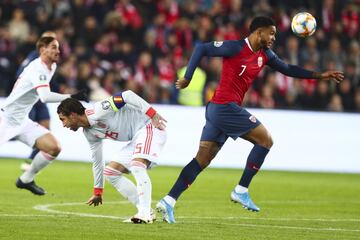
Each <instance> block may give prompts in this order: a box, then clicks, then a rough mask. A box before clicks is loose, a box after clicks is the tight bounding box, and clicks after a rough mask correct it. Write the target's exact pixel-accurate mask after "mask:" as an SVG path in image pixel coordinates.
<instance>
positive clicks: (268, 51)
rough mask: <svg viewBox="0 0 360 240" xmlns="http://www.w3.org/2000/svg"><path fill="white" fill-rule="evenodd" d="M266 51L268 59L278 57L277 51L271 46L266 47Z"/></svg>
mask: <svg viewBox="0 0 360 240" xmlns="http://www.w3.org/2000/svg"><path fill="white" fill-rule="evenodd" d="M264 53H265V55H266V56H267V57H268V59H272V58H275V57H277V55H276V53H275V52H274V51H273V50H272V49H270V48H267V49H264Z"/></svg>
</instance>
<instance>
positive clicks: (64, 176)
mask: <svg viewBox="0 0 360 240" xmlns="http://www.w3.org/2000/svg"><path fill="white" fill-rule="evenodd" d="M21 162H22V161H20V160H15V159H0V169H1V175H0V189H1V195H2V196H1V197H0V206H1V207H0V239H6V240H10V239H29V240H31V239H34V240H35V239H37V240H42V239H51V240H55V239H61V240H64V239H87V240H91V239H97V240H98V239H126V240H131V239H170V240H176V239H182V240H183V239H202V240H203V239H251V240H254V239H277V240H279V239H286V240H288V239H292V240H296V239H332V240H333V239H346V240H350V239H360V184H359V183H360V175H359V174H325V173H297V172H275V171H262V172H260V173H259V174H258V176H257V177H256V178H255V180H254V181H253V183H252V186H251V192H250V193H251V196H252V198H253V200H254V202H255V203H256V204H257V205H258V206H259V207H260V208H261V211H260V212H259V213H254V212H249V211H247V210H244V209H243V208H242V207H241V206H240V205H238V204H235V203H232V202H230V200H229V199H230V198H229V196H230V192H231V190H232V189H233V187H234V186H235V184H236V183H237V182H238V179H239V177H240V175H241V172H242V170H234V169H207V170H206V171H204V172H203V173H201V175H200V176H199V177H198V179H197V181H196V182H195V183H194V184H193V185H192V186H191V188H190V189H189V190H188V191H186V192H185V193H184V194H183V195H182V196H181V198H180V201H179V202H178V203H177V205H176V207H175V217H176V219H177V222H178V223H177V224H172V225H170V224H166V223H163V222H161V221H160V220H159V219H158V221H157V222H155V223H154V224H152V225H133V224H127V223H122V220H123V219H125V218H127V217H130V216H131V215H133V214H134V213H135V208H134V207H132V206H131V205H130V204H129V203H127V202H126V201H125V200H124V199H123V198H122V197H121V196H120V195H119V194H118V193H117V192H116V191H115V190H114V189H113V188H112V187H111V186H110V185H109V184H107V185H106V189H105V194H104V202H103V205H102V206H100V207H96V208H94V207H89V206H87V205H86V204H85V202H86V200H87V199H88V198H89V197H90V195H91V193H92V171H91V165H90V164H87V163H70V162H60V161H57V162H54V163H53V164H52V165H50V166H49V167H48V168H47V169H46V170H45V171H43V172H41V174H40V175H39V176H38V177H37V179H36V181H37V183H38V184H39V185H40V186H42V187H44V188H45V189H46V190H47V195H45V196H42V197H39V196H35V195H32V194H31V193H29V192H28V191H26V190H19V189H17V188H16V187H15V184H14V183H15V180H16V178H17V177H18V176H19V175H20V169H19V166H20V163H21ZM179 172H180V168H170V167H158V168H155V169H154V170H151V171H150V176H151V179H152V183H153V199H154V201H153V206H154V205H155V203H156V201H157V200H159V199H160V198H161V197H162V196H163V195H164V194H166V193H167V192H168V190H169V189H170V187H171V186H172V184H173V183H174V181H175V179H176V178H177V176H178V174H179Z"/></svg>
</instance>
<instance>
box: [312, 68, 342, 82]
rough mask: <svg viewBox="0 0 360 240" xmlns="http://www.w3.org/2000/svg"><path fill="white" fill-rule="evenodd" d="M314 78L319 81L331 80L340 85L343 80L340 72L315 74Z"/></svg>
mask: <svg viewBox="0 0 360 240" xmlns="http://www.w3.org/2000/svg"><path fill="white" fill-rule="evenodd" d="M314 78H316V79H320V80H333V81H335V82H336V83H340V82H341V81H342V80H344V73H343V72H340V71H326V72H323V73H315V74H314Z"/></svg>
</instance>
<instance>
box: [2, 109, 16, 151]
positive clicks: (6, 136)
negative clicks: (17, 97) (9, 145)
mask: <svg viewBox="0 0 360 240" xmlns="http://www.w3.org/2000/svg"><path fill="white" fill-rule="evenodd" d="M20 132H21V126H14V125H10V124H9V123H8V121H7V120H6V118H5V117H3V116H1V115H0V145H1V144H4V143H6V142H7V141H9V140H10V139H12V138H14V137H16V136H17V135H18V134H19V133H20Z"/></svg>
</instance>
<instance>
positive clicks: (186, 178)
mask: <svg viewBox="0 0 360 240" xmlns="http://www.w3.org/2000/svg"><path fill="white" fill-rule="evenodd" d="M201 171H202V168H201V167H200V165H199V163H198V162H197V161H196V159H195V158H194V159H193V160H192V161H191V162H189V163H188V165H186V166H185V167H184V168H183V170H182V171H181V173H180V175H179V177H178V179H177V180H176V182H175V184H174V186H173V187H172V189H171V190H170V192H169V194H168V195H169V196H171V197H173V198H174V199H178V198H179V197H180V195H181V194H182V193H183V192H184V191H185V190H186V189H187V188H188V187H190V185H191V184H192V183H193V182H194V181H195V179H196V177H197V175H199V173H200V172H201Z"/></svg>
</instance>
